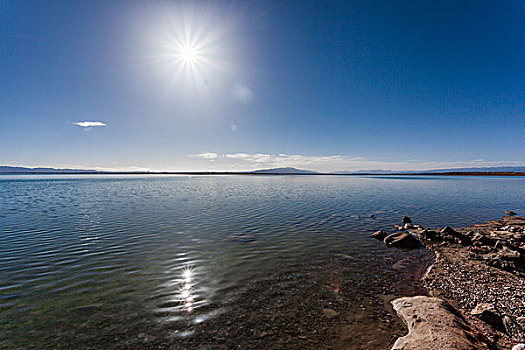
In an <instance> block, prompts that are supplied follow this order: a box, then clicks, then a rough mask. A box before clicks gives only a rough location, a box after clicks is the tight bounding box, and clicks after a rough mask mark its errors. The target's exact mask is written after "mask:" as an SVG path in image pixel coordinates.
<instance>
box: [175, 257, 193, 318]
mask: <svg viewBox="0 0 525 350" xmlns="http://www.w3.org/2000/svg"><path fill="white" fill-rule="evenodd" d="M194 276H195V273H194V272H193V268H192V267H191V266H187V267H185V268H184V269H183V270H182V285H181V287H180V291H179V297H180V299H181V301H182V304H183V305H184V308H185V309H186V312H188V313H190V312H192V311H193V302H194V301H195V296H194V295H193V293H192V291H193V280H194Z"/></svg>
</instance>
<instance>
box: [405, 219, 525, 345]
mask: <svg viewBox="0 0 525 350" xmlns="http://www.w3.org/2000/svg"><path fill="white" fill-rule="evenodd" d="M407 226H408V227H407V228H408V229H406V230H405V232H407V233H410V234H412V235H413V236H415V237H418V238H419V239H421V240H422V241H423V242H424V244H425V246H426V248H427V249H428V250H430V251H432V252H434V254H435V260H434V262H433V264H432V266H431V267H430V268H429V270H428V272H427V273H426V274H425V276H424V277H423V286H424V287H425V288H426V289H427V290H428V293H429V295H430V296H433V297H438V298H440V299H443V300H445V301H446V302H448V303H449V304H450V305H452V306H454V307H455V308H457V309H458V310H459V311H460V313H461V316H462V317H463V318H464V319H465V320H466V321H467V322H468V324H469V326H470V327H472V328H473V329H474V331H475V332H479V334H481V335H482V336H484V337H486V339H487V340H488V344H489V347H490V348H494V349H511V348H512V347H513V346H515V345H517V344H519V343H524V342H525V332H524V329H525V278H524V276H525V273H524V272H525V271H524V267H525V264H524V262H525V261H524V259H525V254H524V253H525V240H524V236H525V217H509V216H508V217H504V218H502V219H501V220H495V221H488V222H486V223H483V224H478V225H473V226H470V227H463V228H454V229H451V228H448V227H447V228H439V229H434V230H430V229H426V230H423V229H422V228H421V227H416V226H414V225H412V224H408V225H407Z"/></svg>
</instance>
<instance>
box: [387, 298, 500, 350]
mask: <svg viewBox="0 0 525 350" xmlns="http://www.w3.org/2000/svg"><path fill="white" fill-rule="evenodd" d="M392 305H393V307H394V310H395V311H396V312H397V314H398V315H399V317H400V318H401V319H402V320H403V322H404V323H405V324H406V325H407V327H408V334H407V335H405V336H404V337H401V338H398V339H397V341H396V342H395V344H394V346H393V347H392V350H401V349H403V350H425V349H429V350H430V349H432V350H471V349H490V346H489V342H488V340H487V339H486V338H485V337H484V336H483V335H482V334H480V333H479V332H477V331H475V330H474V329H473V328H472V327H471V326H470V325H469V324H468V323H467V321H466V320H465V319H464V318H463V317H462V316H461V314H460V313H459V312H458V311H457V310H456V309H454V308H453V307H452V306H451V305H450V304H448V303H447V302H445V301H444V300H442V299H439V298H432V297H427V296H416V297H405V298H399V299H395V300H394V301H392Z"/></svg>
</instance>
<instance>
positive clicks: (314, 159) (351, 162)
mask: <svg viewBox="0 0 525 350" xmlns="http://www.w3.org/2000/svg"><path fill="white" fill-rule="evenodd" d="M192 157H199V158H202V159H208V160H214V161H216V167H219V168H222V169H224V170H232V169H236V170H255V169H261V168H262V167H264V168H281V167H294V168H300V169H308V170H315V171H321V172H331V171H358V170H360V171H363V170H369V169H376V170H394V171H396V170H397V171H403V170H429V169H443V168H463V167H464V168H468V167H490V166H505V165H507V166H509V165H521V164H522V163H521V162H518V161H511V160H503V161H487V160H483V159H475V160H466V161H458V162H438V161H428V160H423V159H420V160H417V159H410V160H402V161H395V160H391V161H385V160H375V159H369V158H365V157H360V156H350V155H323V156H312V155H302V154H286V153H277V154H274V155H272V154H267V153H242V152H239V153H224V154H220V153H201V154H198V155H192Z"/></svg>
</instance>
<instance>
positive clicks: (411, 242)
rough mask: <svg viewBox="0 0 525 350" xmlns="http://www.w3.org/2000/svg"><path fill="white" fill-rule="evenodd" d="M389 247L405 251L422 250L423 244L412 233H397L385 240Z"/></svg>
mask: <svg viewBox="0 0 525 350" xmlns="http://www.w3.org/2000/svg"><path fill="white" fill-rule="evenodd" d="M384 242H385V244H386V246H387V247H395V248H403V249H417V248H421V246H422V245H423V244H421V241H420V240H419V239H418V238H417V237H416V236H414V235H413V234H411V233H410V232H396V233H392V234H391V235H389V236H387V237H386V238H385V240H384Z"/></svg>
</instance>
